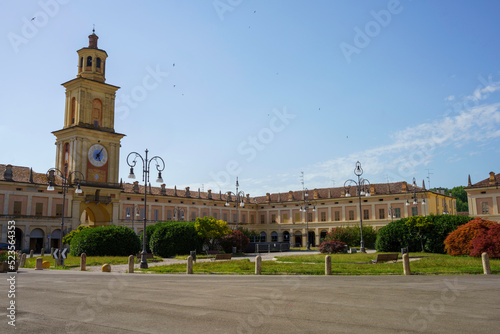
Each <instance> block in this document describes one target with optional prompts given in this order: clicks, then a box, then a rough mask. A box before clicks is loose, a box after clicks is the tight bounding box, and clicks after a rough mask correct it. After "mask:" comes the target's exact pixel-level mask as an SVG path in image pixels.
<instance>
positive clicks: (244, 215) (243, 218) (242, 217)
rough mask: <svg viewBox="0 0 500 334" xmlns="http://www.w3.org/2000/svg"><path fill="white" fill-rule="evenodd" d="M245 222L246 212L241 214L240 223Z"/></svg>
mask: <svg viewBox="0 0 500 334" xmlns="http://www.w3.org/2000/svg"><path fill="white" fill-rule="evenodd" d="M246 222H247V215H246V214H242V215H241V223H242V224H246Z"/></svg>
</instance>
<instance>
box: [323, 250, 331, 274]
mask: <svg viewBox="0 0 500 334" xmlns="http://www.w3.org/2000/svg"><path fill="white" fill-rule="evenodd" d="M331 274H332V257H331V256H330V255H327V256H325V275H331Z"/></svg>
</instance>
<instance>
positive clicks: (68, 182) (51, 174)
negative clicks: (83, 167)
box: [46, 167, 85, 266]
mask: <svg viewBox="0 0 500 334" xmlns="http://www.w3.org/2000/svg"><path fill="white" fill-rule="evenodd" d="M56 173H57V174H59V176H60V177H61V180H62V184H61V187H62V191H63V204H62V216H61V239H60V240H59V261H60V263H61V265H62V266H64V259H63V258H62V256H61V252H62V248H63V241H62V240H63V237H64V211H65V210H64V208H65V206H66V192H67V191H68V188H69V187H72V186H73V182H72V177H73V176H75V180H74V181H76V185H77V187H76V189H75V194H81V193H82V189H81V188H80V182H81V181H84V180H85V177H84V175H83V174H82V173H81V172H79V171H72V172H69V173H68V170H67V167H65V168H64V173H63V172H62V171H61V170H59V169H57V168H51V169H49V170H48V171H47V173H46V176H47V182H48V183H49V185H48V187H47V190H48V191H54V190H55V187H54V186H55V185H56V182H55V180H56V178H55V174H56Z"/></svg>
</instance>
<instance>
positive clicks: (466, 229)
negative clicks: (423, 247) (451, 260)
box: [444, 218, 496, 255]
mask: <svg viewBox="0 0 500 334" xmlns="http://www.w3.org/2000/svg"><path fill="white" fill-rule="evenodd" d="M492 224H496V223H495V222H493V221H490V220H485V219H482V218H476V219H474V220H471V221H470V222H468V223H467V224H465V225H462V226H460V227H458V228H457V229H456V230H455V231H453V232H452V233H450V235H448V237H446V239H445V240H444V245H445V247H444V248H445V250H446V253H448V254H449V255H470V254H471V252H472V249H473V245H472V242H473V241H474V239H476V238H477V237H478V236H479V235H481V234H483V233H485V234H486V233H487V232H488V230H489V227H490V225H492Z"/></svg>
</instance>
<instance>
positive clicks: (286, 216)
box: [283, 213, 288, 224]
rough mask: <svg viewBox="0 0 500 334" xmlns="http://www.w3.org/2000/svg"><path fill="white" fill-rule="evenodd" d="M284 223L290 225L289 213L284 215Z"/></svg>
mask: <svg viewBox="0 0 500 334" xmlns="http://www.w3.org/2000/svg"><path fill="white" fill-rule="evenodd" d="M283 223H285V224H286V223H288V213H284V214H283Z"/></svg>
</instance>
